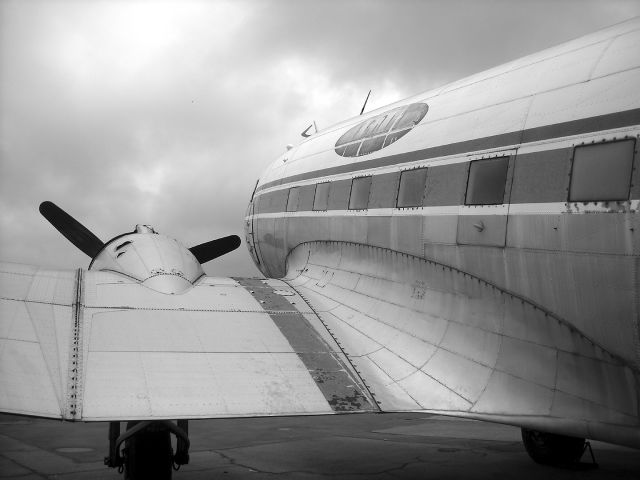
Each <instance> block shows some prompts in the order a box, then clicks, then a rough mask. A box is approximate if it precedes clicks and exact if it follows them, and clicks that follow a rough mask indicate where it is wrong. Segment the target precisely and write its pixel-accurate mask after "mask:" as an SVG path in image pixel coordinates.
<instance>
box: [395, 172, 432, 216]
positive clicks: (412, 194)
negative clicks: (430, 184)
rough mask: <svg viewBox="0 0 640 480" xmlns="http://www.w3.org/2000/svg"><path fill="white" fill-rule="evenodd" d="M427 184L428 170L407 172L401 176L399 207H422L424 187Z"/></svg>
mask: <svg viewBox="0 0 640 480" xmlns="http://www.w3.org/2000/svg"><path fill="white" fill-rule="evenodd" d="M426 182H427V169H426V168H416V169H415V170H405V171H403V172H402V173H401V175H400V190H399V191H398V207H399V208H405V207H421V206H422V198H423V196H424V187H425V184H426Z"/></svg>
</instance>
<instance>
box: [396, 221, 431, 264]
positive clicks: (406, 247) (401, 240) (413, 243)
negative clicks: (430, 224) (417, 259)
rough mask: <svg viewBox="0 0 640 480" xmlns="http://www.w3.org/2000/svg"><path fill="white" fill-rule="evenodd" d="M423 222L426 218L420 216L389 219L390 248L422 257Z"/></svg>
mask: <svg viewBox="0 0 640 480" xmlns="http://www.w3.org/2000/svg"><path fill="white" fill-rule="evenodd" d="M425 220H426V217H424V216H422V215H416V216H415V217H414V216H408V215H401V216H396V217H391V248H392V249H394V250H398V251H399V252H406V253H411V254H413V255H418V256H422V255H423V254H424V249H423V239H422V225H423V222H424V221H425Z"/></svg>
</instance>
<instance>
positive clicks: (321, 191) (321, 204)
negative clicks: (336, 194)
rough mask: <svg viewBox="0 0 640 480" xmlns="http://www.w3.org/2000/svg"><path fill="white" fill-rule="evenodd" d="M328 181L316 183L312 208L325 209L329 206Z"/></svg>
mask: <svg viewBox="0 0 640 480" xmlns="http://www.w3.org/2000/svg"><path fill="white" fill-rule="evenodd" d="M330 187H331V183H330V182H326V183H319V184H317V185H316V196H315V198H314V199H313V209H314V210H326V209H327V207H328V206H329V188H330Z"/></svg>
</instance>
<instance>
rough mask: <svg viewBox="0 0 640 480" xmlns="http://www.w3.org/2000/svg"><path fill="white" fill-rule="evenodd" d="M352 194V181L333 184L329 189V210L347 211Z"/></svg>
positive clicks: (340, 181) (339, 181)
mask: <svg viewBox="0 0 640 480" xmlns="http://www.w3.org/2000/svg"><path fill="white" fill-rule="evenodd" d="M350 193H351V179H346V180H336V181H335V182H331V187H330V188H329V207H328V208H327V210H346V209H347V207H348V205H349V194H350Z"/></svg>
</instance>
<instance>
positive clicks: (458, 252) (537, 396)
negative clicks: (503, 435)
mask: <svg viewBox="0 0 640 480" xmlns="http://www.w3.org/2000/svg"><path fill="white" fill-rule="evenodd" d="M448 248H449V250H450V251H451V252H453V253H452V255H451V258H454V259H458V260H459V261H461V263H462V264H463V265H464V266H465V270H466V271H462V270H457V269H456V268H455V267H452V266H449V265H445V264H440V263H435V262H431V261H429V260H424V259H420V258H417V257H411V256H409V255H402V254H399V253H397V252H393V251H390V250H388V249H378V248H374V247H368V246H364V245H353V244H345V243H342V244H339V243H338V244H336V243H335V242H332V243H324V242H314V243H307V244H305V245H304V246H301V247H300V248H299V250H300V252H299V253H296V252H294V253H293V255H292V256H291V257H290V260H291V263H290V265H289V267H290V269H289V275H290V277H288V278H290V279H291V280H290V281H291V282H292V283H295V285H296V288H298V289H300V291H301V292H302V293H303V294H304V295H305V298H306V299H307V301H308V302H309V303H310V304H311V305H314V307H315V308H316V310H317V311H318V312H319V314H320V316H321V318H322V319H323V320H324V321H325V322H326V324H327V325H328V327H329V328H330V329H331V330H332V331H333V332H334V335H336V336H337V337H338V338H339V339H340V342H341V344H342V345H343V346H344V348H345V349H346V350H347V351H353V352H356V356H355V357H352V362H353V363H354V364H355V366H356V368H358V369H359V370H360V371H361V373H362V377H363V378H364V379H365V381H366V382H367V384H369V385H370V386H371V389H372V393H373V394H375V398H376V400H378V402H379V403H380V405H381V408H382V409H383V410H386V409H389V410H402V409H408V408H412V407H411V406H410V405H411V402H416V403H417V404H418V405H419V407H413V408H412V409H413V410H427V411H434V410H435V411H439V412H440V413H447V412H448V413H455V414H458V415H465V412H466V414H468V415H469V416H484V417H483V418H485V417H486V418H485V419H490V418H491V417H493V416H496V415H497V416H499V418H500V419H501V420H500V421H505V422H507V423H509V422H512V423H514V424H517V425H520V424H525V423H522V422H523V418H524V417H525V416H526V417H527V418H529V420H528V423H526V425H528V427H529V428H545V429H546V430H550V431H557V432H558V433H563V434H566V435H582V436H584V435H585V433H584V432H585V427H584V422H585V419H588V420H589V428H588V430H589V435H590V436H591V437H592V438H600V439H608V441H616V442H620V443H626V444H628V445H635V446H638V445H640V437H639V436H638V435H637V433H636V434H635V435H634V434H630V433H629V432H630V431H632V430H633V429H634V428H637V427H638V426H639V425H640V419H639V418H638V416H637V408H638V393H637V392H638V388H637V386H638V379H637V375H634V374H633V373H632V368H631V367H630V366H629V364H627V362H626V360H625V359H624V358H628V357H627V356H626V355H625V357H621V356H617V355H616V354H617V353H618V352H616V353H612V352H611V350H610V349H605V348H603V347H602V346H601V345H598V344H597V343H594V342H593V340H592V339H591V338H594V337H595V338H601V337H600V336H599V335H590V336H589V337H588V336H586V335H585V333H584V331H583V329H582V328H576V324H575V323H573V324H572V323H570V322H569V321H567V318H574V317H573V316H571V315H568V316H567V315H557V314H556V313H554V312H553V311H550V310H546V309H543V308H541V307H539V306H538V305H536V304H535V303H532V302H530V301H529V300H528V298H527V297H521V296H517V295H515V294H513V293H512V292H510V291H508V290H501V289H499V288H497V287H496V285H495V284H494V283H496V284H504V283H505V282H506V281H508V280H509V279H510V278H511V276H515V275H518V272H520V273H521V275H520V279H521V280H522V281H526V280H527V278H526V272H530V271H532V267H531V265H520V266H519V268H518V265H517V261H515V262H513V265H512V267H513V269H512V270H510V271H509V272H506V276H505V272H503V274H502V278H500V275H498V274H497V273H499V272H498V271H497V270H498V269H499V268H501V266H500V261H501V260H502V259H504V258H505V253H504V252H502V251H501V250H499V249H486V248H483V247H477V246H474V247H464V248H461V247H448ZM325 250H326V252H325ZM337 250H338V251H337ZM518 252H519V251H517V250H515V249H514V251H513V252H510V251H508V252H507V253H513V254H516V253H518ZM325 253H326V254H327V260H328V262H325V261H324V258H325ZM529 253H534V252H529ZM543 255H544V256H547V257H548V258H549V259H550V262H553V258H555V257H554V256H553V255H552V254H550V253H549V252H537V256H538V261H539V260H540V258H541V256H543ZM584 257H585V258H588V256H584ZM607 257H609V256H603V257H602V258H600V259H599V262H605V261H606V258H607ZM558 258H559V257H558ZM469 259H475V260H476V263H475V264H473V265H472V264H471V263H470V262H469V261H468V260H469ZM556 263H557V262H556ZM492 265H494V267H493V268H492V267H491V266H492ZM487 267H489V268H487ZM540 268H542V269H545V270H546V269H548V268H549V263H548V262H547V263H546V264H545V265H543V266H541V267H540ZM494 270H496V271H495V272H494ZM562 270H563V268H558V269H556V270H553V271H551V270H550V271H549V274H548V275H547V283H551V285H550V287H549V291H551V290H553V289H557V288H558V286H559V285H560V284H566V285H567V288H566V289H565V290H564V291H562V292H560V293H559V294H558V295H557V297H558V301H563V302H564V304H566V305H567V306H570V305H569V304H574V306H575V300H574V299H572V298H568V297H569V296H570V295H568V290H574V291H575V289H576V285H577V284H579V282H578V283H577V281H576V279H574V280H573V281H569V280H568V279H564V278H560V280H559V282H556V281H555V280H554V277H556V276H558V275H559V274H561V272H562ZM623 270H624V269H623ZM469 272H476V273H475V275H474V274H470V273H469ZM560 276H562V275H560ZM582 276H584V277H587V276H589V275H588V274H587V272H578V273H576V274H575V277H576V278H579V277H582ZM482 277H488V278H490V279H491V282H492V283H487V282H486V281H484V280H483V278H482ZM315 278H317V279H319V280H321V281H310V280H311V279H315ZM607 278H609V277H608V276H607ZM619 283H620V284H615V285H612V286H611V288H610V289H609V290H608V292H611V293H612V292H615V291H619V290H620V288H621V287H622V288H624V287H623V285H624V284H627V283H628V279H627V280H624V281H620V282H619ZM513 287H514V288H517V286H516V285H513ZM529 291H530V290H529ZM589 295H590V296H592V297H594V302H598V301H601V302H600V303H603V304H607V305H611V303H612V301H614V300H613V299H612V298H602V297H601V296H600V297H599V296H598V295H597V294H595V293H591V292H590V293H589ZM563 298H564V300H562V299H563ZM618 301H619V303H626V304H627V305H626V306H625V305H621V308H623V309H625V308H627V309H628V308H629V305H628V304H629V303H630V302H627V301H626V300H624V298H623V296H620V295H618ZM546 305H548V304H545V306H546ZM594 305H595V304H594V303H592V304H590V305H589V306H588V308H594ZM597 315H598V316H599V318H600V323H601V324H602V323H606V322H602V318H603V312H599V313H598V314H597ZM618 317H625V318H629V317H631V318H634V317H633V316H630V315H629V314H628V312H623V311H620V312H612V317H611V318H618ZM585 326H586V325H585V324H584V323H582V324H580V327H585ZM604 327H605V328H606V325H605V326H604ZM609 328H610V326H609ZM589 329H591V327H589ZM591 332H592V333H593V330H591ZM625 332H626V333H625V334H624V335H626V336H627V337H628V336H629V331H628V330H625ZM614 336H616V337H619V338H618V340H617V342H618V343H620V342H621V341H622V342H626V343H627V345H633V341H630V339H629V338H627V339H626V340H623V339H622V338H621V337H620V335H614ZM611 340H613V337H612V339H611ZM611 346H615V342H613V343H609V347H611ZM416 367H418V368H419V369H420V370H416ZM398 386H399V387H400V388H397V387H398ZM558 413H561V415H560V416H558ZM494 418H495V417H494ZM612 421H613V423H612ZM616 422H618V423H616Z"/></svg>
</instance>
